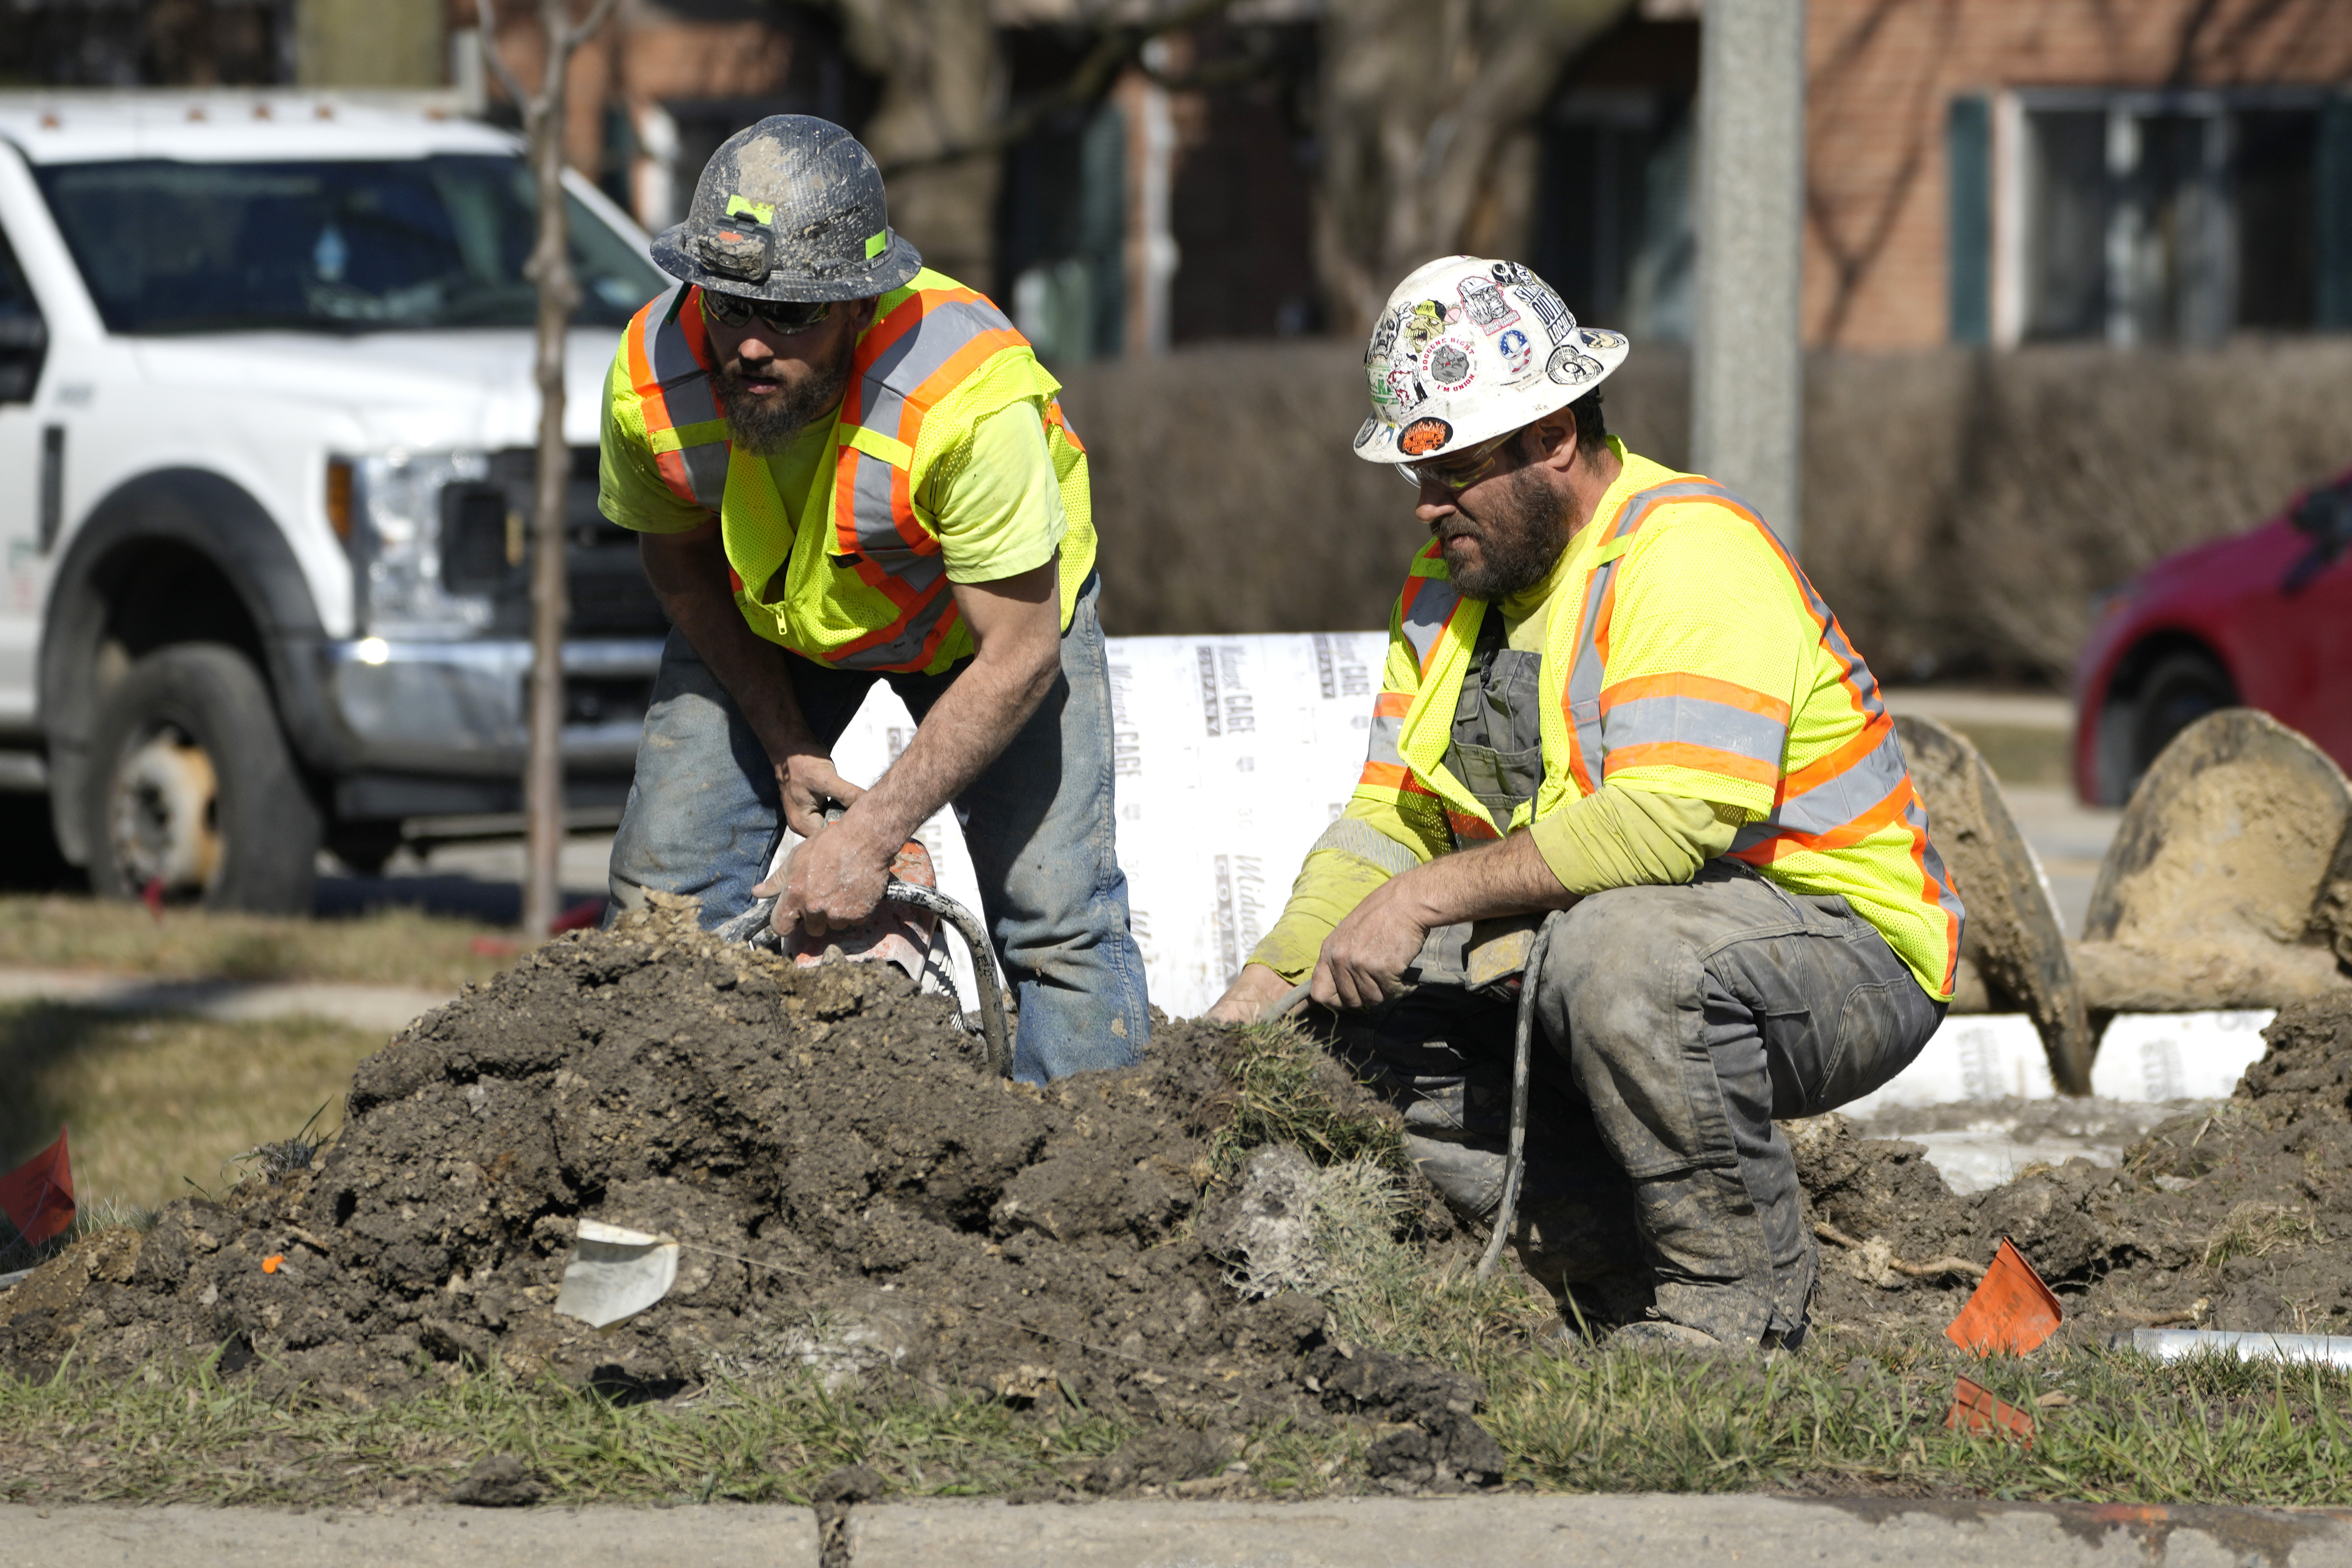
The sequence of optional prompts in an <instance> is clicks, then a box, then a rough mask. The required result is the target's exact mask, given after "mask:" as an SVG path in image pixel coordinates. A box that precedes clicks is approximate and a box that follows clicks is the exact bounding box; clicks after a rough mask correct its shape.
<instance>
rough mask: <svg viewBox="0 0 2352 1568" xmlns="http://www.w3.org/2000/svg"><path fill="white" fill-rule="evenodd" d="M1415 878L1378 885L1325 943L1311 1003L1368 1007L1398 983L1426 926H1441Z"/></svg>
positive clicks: (1427, 931)
mask: <svg viewBox="0 0 2352 1568" xmlns="http://www.w3.org/2000/svg"><path fill="white" fill-rule="evenodd" d="M1418 880H1419V879H1417V878H1415V877H1414V876H1412V875H1410V874H1408V875H1406V876H1402V877H1399V878H1396V879H1393V880H1391V881H1387V882H1383V883H1381V885H1380V886H1379V887H1377V888H1375V889H1372V891H1371V892H1370V895H1368V896H1367V897H1366V898H1365V900H1364V901H1363V902H1362V903H1360V904H1358V905H1357V906H1356V907H1355V908H1354V909H1353V910H1349V913H1348V917H1347V918H1346V919H1345V920H1343V921H1340V922H1339V926H1338V928H1337V929H1336V930H1334V931H1332V932H1331V934H1330V935H1329V936H1328V937H1326V938H1325V939H1324V941H1323V952H1322V955H1321V956H1320V957H1319V958H1318V959H1317V960H1316V963H1315V986H1314V992H1313V994H1314V997H1315V1000H1317V1001H1318V1002H1320V1003H1322V1004H1323V1005H1325V1006H1326V1007H1370V1006H1371V1005H1373V1004H1374V1003H1376V1002H1378V1001H1380V1000H1381V998H1383V997H1385V996H1387V995H1389V994H1391V993H1393V992H1395V991H1396V990H1397V989H1398V988H1399V987H1400V986H1401V985H1402V984H1403V980H1404V970H1405V965H1407V964H1409V963H1412V961H1413V956H1414V955H1415V954H1416V953H1418V952H1421V944H1422V942H1423V940H1425V939H1426V938H1427V937H1428V935H1429V931H1430V928H1431V927H1432V926H1433V925H1437V924H1440V923H1443V922H1441V921H1437V920H1435V919H1434V918H1433V911H1432V910H1430V908H1429V906H1428V905H1427V904H1426V903H1425V902H1423V900H1422V899H1421V898H1420V897H1419V896H1418V889H1417V888H1416V886H1415V884H1416V882H1417V881H1418Z"/></svg>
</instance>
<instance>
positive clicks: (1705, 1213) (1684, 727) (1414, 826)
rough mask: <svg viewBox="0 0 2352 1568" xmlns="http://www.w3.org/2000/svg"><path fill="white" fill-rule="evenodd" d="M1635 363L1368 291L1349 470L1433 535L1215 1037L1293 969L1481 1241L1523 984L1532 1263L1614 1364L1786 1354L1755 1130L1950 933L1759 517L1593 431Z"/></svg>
mask: <svg viewBox="0 0 2352 1568" xmlns="http://www.w3.org/2000/svg"><path fill="white" fill-rule="evenodd" d="M1626 353H1627V344H1626V342H1625V340H1624V339H1623V338H1622V337H1621V336H1619V335H1618V334H1617V333H1614V332H1610V331H1598V330H1595V329H1592V328H1589V327H1583V326H1580V325H1579V324H1578V322H1577V321H1576V318H1575V317H1574V316H1573V315H1571V314H1570V311H1569V310H1568V308H1567V306H1566V305H1565V304H1564V303H1563V302H1562V301H1561V300H1560V298H1559V295H1558V294H1557V293H1555V292H1554V291H1553V290H1552V289H1551V288H1550V287H1549V286H1548V285H1547V284H1546V283H1545V282H1544V281H1543V280H1542V279H1539V278H1538V277H1537V276H1536V275H1535V274H1534V273H1532V272H1530V271H1528V269H1527V268H1525V267H1522V266H1520V265H1518V264H1517V263H1515V262H1509V261H1491V260H1482V259H1477V258H1471V257H1461V256H1456V257H1449V258H1445V259H1444V260H1441V261H1435V262H1432V263H1430V264H1429V265H1428V266H1426V267H1423V268H1420V269H1419V270H1418V271H1416V272H1414V273H1413V274H1412V276H1411V277H1409V278H1407V279H1405V280H1404V281H1403V283H1402V284H1401V285H1399V286H1398V288H1397V290H1396V292H1395V293H1394V294H1393V295H1391V297H1390V300H1389V302H1388V306H1387V308H1386V310H1383V311H1382V313H1381V317H1380V320H1379V321H1377V322H1376V323H1375V324H1374V326H1373V329H1372V334H1371V342H1370V349H1369V351H1368V352H1367V353H1366V355H1365V372H1366V374H1367V376H1368V377H1369V379H1370V390H1371V399H1372V412H1371V416H1370V417H1369V418H1367V419H1366V420H1365V421H1364V424H1363V427H1362V429H1361V430H1360V432H1359V433H1358V435H1357V437H1356V451H1357V454H1358V455H1359V456H1360V457H1361V458H1364V459H1365V460H1367V461H1370V462H1379V463H1389V464H1393V465H1394V466H1395V467H1396V469H1397V471H1398V473H1399V474H1400V475H1401V476H1402V478H1403V479H1405V481H1406V482H1407V483H1408V484H1410V485H1412V487H1413V489H1415V490H1416V491H1417V492H1418V498H1419V499H1418V508H1417V512H1416V515H1418V516H1419V517H1420V519H1421V520H1422V521H1423V522H1425V523H1427V524H1428V525H1429V531H1430V542H1429V544H1428V546H1427V547H1426V548H1425V549H1423V551H1422V552H1420V553H1419V554H1418V555H1416V556H1415V557H1414V559H1413V561H1412V565H1411V567H1410V569H1409V572H1408V574H1407V576H1406V578H1405V584H1404V589H1403V592H1402V594H1401V595H1399V596H1398V599H1397V605H1396V611H1395V616H1394V618H1393V619H1392V620H1391V625H1390V641H1389V654H1388V666H1387V671H1386V675H1385V678H1384V679H1383V682H1382V684H1383V687H1384V689H1383V690H1382V691H1381V695H1380V697H1379V699H1378V700H1377V701H1376V702H1375V703H1374V706H1373V710H1372V717H1371V742H1370V754H1369V756H1368V757H1367V759H1366V761H1365V764H1364V771H1363V775H1362V777H1361V778H1360V780H1359V781H1358V783H1357V785H1356V788H1355V793H1354V797H1353V798H1352V800H1351V801H1350V802H1349V805H1348V807H1347V809H1346V811H1345V813H1344V814H1343V815H1342V816H1340V818H1339V820H1338V821H1336V822H1334V823H1333V824H1332V825H1331V826H1330V828H1329V829H1328V831H1327V832H1326V833H1325V834H1324V835H1323V837H1321V838H1320V839H1319V840H1318V842H1317V844H1316V846H1315V847H1314V849H1313V850H1312V851H1311V852H1310V853H1309V854H1308V855H1307V860H1306V864H1305V865H1304V867H1302V868H1301V869H1300V871H1299V874H1298V879H1297V883H1296V885H1295V886H1294V888H1293V889H1292V892H1291V896H1290V901H1289V904H1288V906H1287V907H1286V909H1285V910H1284V912H1283V915H1282V918H1281V919H1280V920H1279V921H1277V922H1276V925H1275V927H1274V929H1273V930H1272V931H1269V932H1268V933H1267V935H1266V937H1265V940H1264V941H1263V942H1260V943H1259V944H1258V946H1257V948H1256V950H1255V952H1254V953H1253V954H1252V955H1251V958H1250V961H1249V963H1248V964H1247V965H1246V966H1245V967H1244V969H1243V970H1242V972H1241V973H1240V975H1239V976H1238V977H1236V978H1235V979H1234V982H1233V984H1232V985H1231V987H1230V988H1229V989H1228V990H1227V991H1226V993H1225V994H1224V996H1223V998H1222V999H1221V1000H1220V1001H1219V1002H1218V1004H1217V1005H1216V1007H1215V1009H1214V1010H1213V1016H1216V1017H1218V1018H1222V1019H1224V1020H1227V1021H1233V1022H1240V1021H1245V1020H1248V1019H1252V1018H1255V1017H1257V1016H1260V1015H1261V1014H1262V1013H1263V1012H1264V1011H1265V1009H1266V1008H1267V1007H1268V1006H1269V1005H1271V1004H1273V1003H1274V1002H1276V1000H1277V999H1278V998H1280V997H1282V996H1283V995H1284V994H1285V993H1286V991H1287V990H1288V989H1289V988H1290V987H1291V986H1292V985H1294V984H1296V983H1297V982H1299V981H1301V980H1304V979H1307V978H1308V977H1310V976H1311V978H1312V984H1313V992H1312V994H1313V997H1314V999H1315V1001H1317V1002H1318V1003H1320V1004H1322V1005H1324V1006H1325V1007H1327V1008H1333V1009H1344V1010H1345V1011H1344V1012H1342V1013H1341V1014H1340V1015H1339V1020H1338V1022H1337V1023H1336V1024H1328V1025H1326V1027H1327V1028H1328V1033H1329V1035H1330V1037H1331V1038H1332V1040H1333V1043H1334V1045H1335V1047H1336V1048H1337V1049H1338V1050H1339V1052H1340V1053H1341V1054H1342V1055H1343V1056H1344V1057H1345V1058H1347V1059H1348V1060H1349V1062H1350V1064H1351V1065H1352V1066H1354V1067H1355V1068H1357V1070H1358V1071H1359V1072H1360V1074H1361V1075H1362V1076H1364V1077H1365V1078H1366V1079H1367V1080H1368V1081H1370V1082H1372V1083H1374V1084H1376V1085H1378V1086H1380V1087H1381V1089H1382V1090H1383V1091H1384V1092H1385V1093H1387V1094H1389V1095H1391V1097H1392V1098H1393V1099H1394V1100H1395V1101H1396V1102H1397V1103H1398V1104H1399V1106H1400V1107H1401V1108H1402V1110H1403V1113H1404V1118H1405V1122H1406V1128H1407V1132H1408V1135H1409V1136H1408V1142H1409V1146H1410V1148H1411V1149H1412V1152H1413V1154H1414V1156H1415V1158H1416V1159H1417V1160H1418V1161H1419V1162H1420V1163H1421V1164H1422V1167H1423V1170H1424V1171H1425V1172H1427V1173H1428V1174H1429V1175H1430V1177H1431V1178H1432V1180H1433V1182H1434V1183H1435V1184H1437V1186H1438V1188H1439V1189H1440V1191H1441V1192H1443V1193H1444V1194H1445V1196H1446V1198H1447V1200H1448V1202H1449V1203H1450V1204H1451V1205H1453V1206H1454V1208H1455V1209H1456V1210H1457V1211H1458V1212H1460V1213H1462V1214H1463V1215H1465V1216H1466V1217H1468V1218H1470V1219H1472V1220H1473V1221H1474V1222H1475V1221H1478V1220H1482V1219H1486V1218H1488V1217H1490V1216H1492V1215H1494V1214H1495V1212H1496V1207H1497V1205H1498V1202H1499V1199H1500V1194H1501V1189H1502V1186H1503V1181H1504V1171H1505V1154H1504V1148H1505V1144H1504V1135H1505V1131H1506V1125H1505V1124H1506V1120H1507V1113H1508V1110H1509V1107H1510V1103H1511V1089H1510V1076H1511V1045H1512V1038H1513V1033H1514V1030H1513V1024H1514V1021H1515V1013H1516V1004H1515V1002H1514V1000H1513V996H1514V994H1515V993H1516V992H1517V988H1518V986H1519V984H1521V983H1522V980H1523V979H1524V982H1525V983H1526V984H1533V985H1535V986H1536V987H1537V991H1536V996H1535V1004H1534V1006H1535V1012H1534V1019H1535V1025H1536V1028H1537V1030H1538V1036H1539V1037H1538V1039H1537V1040H1536V1041H1535V1044H1534V1065H1533V1083H1532V1088H1531V1091H1530V1094H1529V1098H1528V1106H1529V1110H1528V1133H1527V1166H1526V1173H1525V1180H1524V1184H1523V1186H1522V1189H1521V1194H1522V1196H1521V1200H1520V1205H1519V1208H1518V1211H1517V1224H1516V1225H1515V1226H1514V1235H1513V1237H1512V1240H1513V1242H1514V1244H1515V1245H1516V1246H1517V1247H1518V1249H1519V1253H1520V1257H1521V1258H1522V1259H1523V1260H1524V1261H1525V1262H1526V1263H1527V1264H1528V1268H1530V1270H1531V1271H1532V1272H1534V1273H1535V1274H1536V1276H1537V1277H1538V1279H1544V1280H1545V1281H1546V1282H1547V1283H1549V1284H1550V1285H1551V1286H1553V1288H1554V1289H1557V1290H1559V1291H1560V1292H1562V1293H1563V1295H1566V1294H1569V1293H1573V1294H1574V1296H1575V1297H1576V1300H1577V1305H1578V1310H1579V1311H1580V1313H1581V1314H1582V1315H1583V1316H1584V1317H1585V1319H1586V1320H1587V1321H1594V1322H1601V1323H1611V1322H1613V1323H1617V1324H1621V1325H1623V1326H1622V1327H1621V1328H1620V1329H1619V1330H1618V1331H1619V1332H1621V1333H1622V1334H1627V1335H1631V1336H1633V1338H1635V1339H1649V1340H1663V1341H1668V1342H1690V1343H1700V1344H1708V1343H1727V1344H1744V1345H1748V1346H1756V1345H1759V1344H1760V1345H1768V1346H1769V1345H1776V1344H1777V1345H1782V1346H1787V1347H1790V1348H1794V1347H1795V1346H1797V1345H1798V1344H1800V1343H1801V1342H1802V1339H1803V1336H1804V1332H1805V1327H1806V1321H1807V1319H1806V1312H1807V1307H1808V1303H1809V1300H1810V1299H1811V1291H1812V1286H1813V1280H1814V1274H1815V1267H1816V1258H1815V1251H1814V1247H1813V1244H1812V1241H1811V1237H1808V1236H1807V1235H1806V1234H1805V1233H1804V1231H1803V1229H1802V1227H1801V1226H1800V1224H1799V1205H1800V1194H1799V1190H1798V1184H1797V1173H1796V1168H1795V1165H1794V1163H1793V1162H1792V1160H1791V1158H1790V1151H1789V1147H1788V1145H1787V1143H1786V1142H1784V1141H1783V1139H1782V1137H1781V1135H1780V1132H1779V1131H1777V1130H1776V1129H1775V1128H1774V1126H1773V1119H1774V1118H1776V1117H1794V1116H1811V1115H1814V1114H1817V1113H1819V1112H1821V1111H1824V1110H1831V1109H1833V1108H1834V1107H1836V1106H1838V1105H1841V1104H1843V1103H1845V1102H1846V1101H1848V1100H1853V1099H1855V1098H1856V1097H1858V1096H1860V1095H1863V1094H1866V1093H1868V1092H1870V1091H1871V1090H1872V1089H1876V1088H1877V1087H1878V1086H1880V1085H1881V1084H1883V1083H1885V1082H1886V1081H1887V1080H1888V1079H1891V1078H1893V1077H1894V1076H1895V1074H1896V1073H1897V1072H1899V1071H1901V1070H1902V1069H1903V1068H1905V1067H1906V1066H1907V1065H1908V1064H1909V1063H1910V1061H1911V1060H1912V1058H1914V1057H1915V1056H1916V1055H1917V1053H1918V1051H1919V1049H1920V1047H1922V1046H1923V1045H1925V1044H1926V1043H1927V1037H1928V1036H1929V1035H1931V1034H1932V1033H1934V1032H1935V1029H1936V1027H1937V1025H1938V1024H1939V1023H1940V1022H1941V1021H1942V1019H1943V1016H1944V1012H1945V1008H1946V1005H1948V1002H1949V1001H1950V998H1951V994H1952V980H1953V972H1954V967H1955V965H1956V964H1957V963H1958V954H1959V950H1960V928H1961V920H1962V911H1961V908H1960V902H1959V900H1958V898H1957V897H1956V896H1955V894H1954V893H1953V890H1952V887H1951V882H1950V879H1949V878H1948V877H1947V876H1946V874H1945V871H1944V867H1943V862H1942V860H1941V859H1940V858H1938V857H1937V853H1936V848H1935V846H1934V844H1933V843H1932V842H1931V841H1930V839H1929V837H1928V831H1927V814H1926V811H1925V809H1924V808H1923V807H1922V805H1921V804H1920V801H1919V796H1918V794H1917V792H1916V790H1915V789H1914V788H1913V787H1912V783H1911V777H1910V773H1909V770H1908V768H1907V767H1906V763H1905V762H1904V758H1903V753H1902V750H1901V748H1900V747H1899V746H1898V745H1897V744H1896V742H1895V731H1894V726H1893V723H1892V721H1891V720H1890V719H1889V717H1888V715H1887V711H1886V708H1885V703H1884V702H1883V701H1882V700H1881V698H1880V695H1879V691H1878V688H1877V683H1876V682H1875V681H1874V679H1872V677H1871V673H1870V668H1869V667H1868V665H1866V664H1865V663H1864V660H1863V658H1862V656H1861V655H1860V654H1859V653H1857V652H1856V651H1855V650H1854V649H1853V647H1852V645H1851V644H1849V643H1848V642H1847V640H1846V637H1845V634H1844V633H1843V631H1842V630H1841V629H1840V628H1839V626H1838V623H1837V620H1836V618H1835V617H1834V616H1832V615H1831V614H1830V611H1829V609H1828V606H1826V605H1823V604H1822V600H1821V597H1820V595H1818V594H1816V593H1815V592H1814V591H1813V588H1812V585H1811V583H1809V582H1808V581H1807V580H1806V578H1805V574H1803V572H1801V570H1800V569H1799V568H1798V566H1797V563H1795V562H1794V561H1792V560H1791V559H1790V557H1789V555H1788V553H1787V552H1785V551H1783V550H1782V549H1781V548H1780V543H1779V542H1778V541H1777V540H1776V539H1775V538H1774V537H1773V534H1772V531H1771V530H1770V528H1769V526H1768V525H1767V522H1766V520H1764V519H1762V518H1760V517H1759V516H1758V515H1757V514H1756V512H1755V510H1754V509H1753V508H1751V507H1749V506H1748V504H1747V503H1745V502H1744V501H1742V500H1739V498H1738V497H1737V496H1735V495H1733V494H1732V493H1731V492H1730V491H1728V490H1727V489H1724V488H1723V487H1722V486H1721V485H1718V484H1717V483H1715V482H1714V481H1713V480H1710V479H1702V478H1700V477H1698V476H1696V475H1692V474H1681V473H1676V472H1675V471H1673V470H1671V469H1669V468H1664V467H1663V466H1662V465H1660V464H1657V463H1654V462H1651V461H1650V460H1649V459H1647V458H1641V457H1637V456H1635V455H1634V454H1633V453H1631V452H1629V451H1627V450H1626V449H1625V447H1624V444H1623V443H1622V442H1621V441H1619V440H1618V439H1616V438H1615V437H1612V436H1610V435H1609V434H1608V433H1607V429H1606V426H1605V424H1604V422H1603V419H1602V416H1601V397H1600V392H1599V388H1600V386H1601V383H1602V382H1603V381H1604V380H1605V379H1606V378H1607V377H1608V375H1609V374H1610V373H1611V372H1612V371H1613V370H1615V369H1616V367H1617V366H1618V365H1619V364H1620V363H1622V362H1623V360H1624V358H1625V355H1626ZM1551 911H1559V912H1558V913H1557V914H1553V913H1551ZM1545 920H1549V925H1548V928H1547V930H1548V937H1547V941H1546V944H1545V949H1544V957H1543V959H1542V962H1541V965H1540V969H1539V972H1538V973H1534V974H1531V975H1525V976H1522V975H1521V973H1519V970H1520V968H1521V967H1522V966H1524V964H1525V963H1526V962H1527V954H1528V951H1529V949H1530V947H1531V946H1532V945H1533V942H1532V937H1533V932H1534V931H1535V929H1536V926H1537V923H1538V921H1545Z"/></svg>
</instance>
